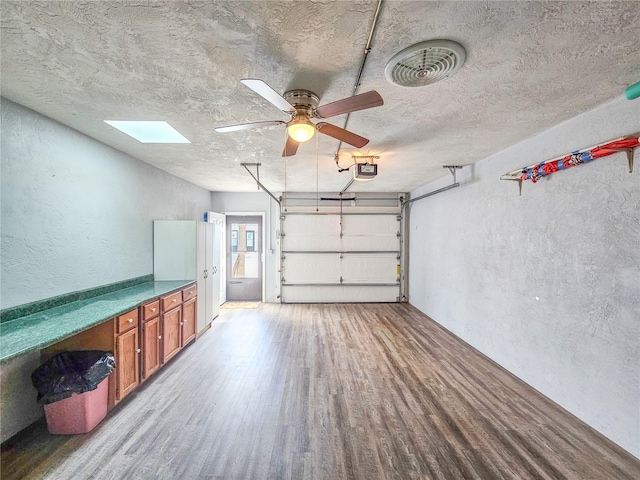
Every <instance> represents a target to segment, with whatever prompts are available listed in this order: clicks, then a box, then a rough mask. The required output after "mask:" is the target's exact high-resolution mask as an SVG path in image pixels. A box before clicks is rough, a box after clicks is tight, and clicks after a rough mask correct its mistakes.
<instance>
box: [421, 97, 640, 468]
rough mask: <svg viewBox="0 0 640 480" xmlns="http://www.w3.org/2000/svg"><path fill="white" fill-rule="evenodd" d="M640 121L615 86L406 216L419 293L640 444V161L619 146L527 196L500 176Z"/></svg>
mask: <svg viewBox="0 0 640 480" xmlns="http://www.w3.org/2000/svg"><path fill="white" fill-rule="evenodd" d="M639 130H640V102H639V101H635V102H629V101H627V100H624V99H622V98H621V99H618V100H615V101H614V102H612V103H609V104H606V105H604V106H601V107H600V108H597V109H595V110H593V111H590V112H587V113H585V114H582V115H580V116H578V117H576V118H574V119H572V120H570V121H568V122H565V123H562V124H560V125H558V126H556V127H554V128H552V129H550V130H547V131H545V132H543V133H542V134H540V135H537V136H535V137H533V138H530V139H528V140H526V141H524V142H522V143H519V144H517V145H515V146H514V147H511V148H509V149H507V150H504V151H502V152H500V153H498V154H496V155H493V156H491V157H489V158H486V159H484V160H482V161H481V162H479V163H477V164H475V165H474V166H470V167H467V168H465V169H464V170H462V172H461V173H459V174H458V179H459V180H460V181H461V183H462V185H461V187H460V188H457V189H454V190H451V191H448V192H445V193H442V194H439V195H437V196H434V197H430V198H427V199H424V200H420V201H417V202H416V203H414V204H413V206H412V207H411V212H410V227H409V228H410V264H409V279H410V287H409V295H410V297H409V300H410V302H411V303H412V304H413V305H415V306H416V307H417V308H419V309H420V310H422V311H423V312H425V313H426V314H427V315H429V316H430V317H432V318H433V319H434V320H436V321H437V322H439V323H441V324H442V325H443V326H445V327H446V328H448V329H449V330H451V331H452V332H454V333H455V334H456V335H458V336H460V337H461V338H462V339H464V340H465V341H467V342H469V343H470V344H471V345H473V346H474V347H476V348H478V349H479V350H480V351H482V352H483V353H485V354H486V355H488V356H489V357H491V358H492V359H493V360H495V361H496V362H498V363H499V364H501V365H502V366H504V367H505V368H507V369H508V370H510V371H511V372H513V373H514V374H516V375H517V376H519V377H520V378H522V379H523V380H524V381H526V382H527V383H529V384H531V385H532V386H533V387H535V388H536V389H538V390H539V391H541V392H542V393H544V394H545V395H547V396H548V397H550V398H551V399H552V400H554V401H556V402H557V403H559V404H560V405H562V406H563V407H565V408H566V409H568V410H569V411H570V412H572V413H573V414H575V415H576V416H578V417H579V418H581V419H582V420H584V421H585V422H587V423H588V424H590V425H591V426H593V427H594V428H596V429H597V430H599V431H600V432H602V433H603V434H605V435H606V436H608V437H609V438H611V439H612V440H614V441H615V442H617V443H618V444H620V445H621V446H622V447H624V448H626V449H627V450H629V451H631V452H632V453H633V454H635V455H636V456H640V431H639V430H640V386H639V380H640V341H639V340H640V323H639V322H638V319H639V318H640V299H639V292H640V280H639V278H640V276H639V274H640V249H639V248H638V247H639V240H638V239H639V238H640V188H639V187H640V172H638V170H640V168H639V167H638V165H636V171H635V172H634V173H633V174H629V173H628V171H627V160H626V157H625V155H624V154H616V155H615V156H611V157H607V158H603V159H599V160H595V161H594V162H592V163H589V164H586V165H582V166H579V167H576V168H573V169H570V170H567V171H563V172H558V173H556V174H554V175H551V176H549V177H546V178H544V179H543V180H541V181H540V182H539V183H537V184H535V185H534V184H531V182H526V183H525V185H524V186H523V193H522V196H518V187H517V184H516V183H515V182H505V181H500V180H499V177H500V174H502V173H504V172H507V171H509V170H512V169H514V168H518V167H521V166H524V165H528V164H531V163H535V162H536V161H543V160H548V159H551V158H554V157H557V156H559V155H562V154H565V153H567V152H570V151H572V150H575V149H578V148H584V147H588V146H589V145H593V144H595V143H598V142H600V141H606V140H609V139H612V138H615V137H617V136H621V135H625V134H631V133H633V132H638V131H639ZM637 155H638V150H636V156H637ZM460 163H461V164H464V163H465V162H464V159H460ZM636 163H637V162H636ZM447 183H450V180H449V179H446V180H440V181H438V182H435V183H433V184H430V185H427V186H424V187H421V188H420V189H418V190H416V191H414V192H412V196H414V197H415V196H417V195H420V194H422V193H426V192H429V191H432V190H435V189H436V188H439V187H441V186H444V185H446V184H447Z"/></svg>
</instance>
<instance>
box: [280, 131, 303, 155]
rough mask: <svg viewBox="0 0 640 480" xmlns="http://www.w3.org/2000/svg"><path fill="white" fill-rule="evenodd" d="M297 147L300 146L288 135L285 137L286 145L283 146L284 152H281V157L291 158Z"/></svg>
mask: <svg viewBox="0 0 640 480" xmlns="http://www.w3.org/2000/svg"><path fill="white" fill-rule="evenodd" d="M298 145H300V144H299V143H298V142H296V141H295V140H294V139H293V138H291V137H290V136H289V135H287V143H285V144H284V151H283V152H282V156H283V157H293V156H294V155H295V154H296V152H297V151H298Z"/></svg>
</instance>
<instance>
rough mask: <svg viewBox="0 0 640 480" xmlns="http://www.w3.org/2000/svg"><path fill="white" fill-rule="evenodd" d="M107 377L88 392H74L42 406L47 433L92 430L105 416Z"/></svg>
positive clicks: (107, 392) (85, 431) (71, 433)
mask: <svg viewBox="0 0 640 480" xmlns="http://www.w3.org/2000/svg"><path fill="white" fill-rule="evenodd" d="M108 396H109V377H108V376H107V377H106V378H105V379H104V380H102V381H101V382H100V383H99V384H98V388H96V389H95V390H91V391H90V392H84V393H74V394H73V395H72V396H71V397H69V398H65V399H64V400H60V401H59V402H54V403H49V404H48V405H45V406H44V414H45V417H46V419H47V428H48V430H49V433H52V434H54V435H76V434H79V433H87V432H90V431H91V430H93V428H94V427H95V426H96V425H98V424H99V423H100V422H101V421H102V419H103V418H104V417H106V416H107V402H108Z"/></svg>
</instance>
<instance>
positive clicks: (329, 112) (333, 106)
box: [316, 90, 384, 118]
mask: <svg viewBox="0 0 640 480" xmlns="http://www.w3.org/2000/svg"><path fill="white" fill-rule="evenodd" d="M381 105H384V100H382V97H381V96H380V94H379V93H378V92H376V91H375V90H371V91H370V92H366V93H361V94H360V95H354V96H353V97H348V98H343V99H342V100H338V101H336V102H332V103H327V104H326V105H322V106H320V107H318V108H317V109H316V114H317V115H318V116H319V117H320V118H329V117H335V116H336V115H342V114H343V113H351V112H357V111H358V110H365V109H367V108H373V107H379V106H381Z"/></svg>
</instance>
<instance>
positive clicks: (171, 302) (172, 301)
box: [160, 290, 182, 312]
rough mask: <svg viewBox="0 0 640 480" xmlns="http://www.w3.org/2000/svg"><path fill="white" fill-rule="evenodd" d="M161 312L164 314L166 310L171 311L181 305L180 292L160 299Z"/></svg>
mask: <svg viewBox="0 0 640 480" xmlns="http://www.w3.org/2000/svg"><path fill="white" fill-rule="evenodd" d="M160 300H161V303H162V311H163V312H166V311H167V310H171V309H172V308H174V307H177V306H178V305H180V304H181V303H182V290H181V291H179V292H175V293H172V294H171V295H167V296H165V297H162V298H161V299H160Z"/></svg>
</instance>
